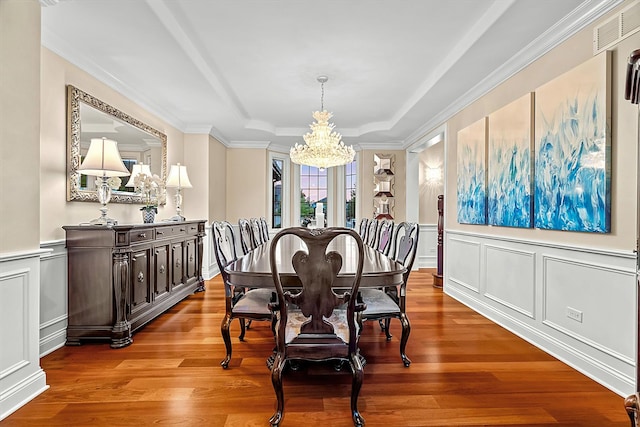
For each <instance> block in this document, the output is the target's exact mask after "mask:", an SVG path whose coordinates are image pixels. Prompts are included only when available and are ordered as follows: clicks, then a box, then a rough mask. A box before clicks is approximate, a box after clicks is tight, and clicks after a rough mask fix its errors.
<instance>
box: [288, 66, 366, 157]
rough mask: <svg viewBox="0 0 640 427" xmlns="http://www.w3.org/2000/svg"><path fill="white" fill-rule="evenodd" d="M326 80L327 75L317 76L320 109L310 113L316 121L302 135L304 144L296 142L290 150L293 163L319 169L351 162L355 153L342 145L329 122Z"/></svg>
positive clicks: (330, 115)
mask: <svg viewBox="0 0 640 427" xmlns="http://www.w3.org/2000/svg"><path fill="white" fill-rule="evenodd" d="M327 80H329V78H328V77H327V76H319V77H318V82H320V87H321V91H322V95H321V97H320V111H315V112H314V113H313V114H312V116H313V118H314V119H315V120H316V121H315V122H314V123H311V124H310V125H309V127H310V128H311V132H309V133H306V134H305V135H303V136H302V137H303V138H304V142H305V143H306V145H300V144H297V143H296V145H295V146H294V147H292V148H291V152H290V156H291V161H292V162H293V163H297V164H299V165H307V166H315V167H317V168H318V169H320V170H324V169H326V168H330V167H332V166H340V165H346V164H347V163H351V162H352V161H353V158H354V157H355V155H356V152H355V151H354V150H353V147H351V146H348V147H347V146H346V145H344V143H343V142H342V141H341V140H340V138H341V135H340V134H339V133H338V132H334V131H333V127H334V124H333V123H329V119H331V117H332V116H333V115H332V114H331V113H330V112H328V111H326V110H325V109H324V84H325V83H326V81H327Z"/></svg>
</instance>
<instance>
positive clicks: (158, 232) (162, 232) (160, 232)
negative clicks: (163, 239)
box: [156, 231, 164, 235]
mask: <svg viewBox="0 0 640 427" xmlns="http://www.w3.org/2000/svg"><path fill="white" fill-rule="evenodd" d="M156 234H160V235H162V234H164V231H156Z"/></svg>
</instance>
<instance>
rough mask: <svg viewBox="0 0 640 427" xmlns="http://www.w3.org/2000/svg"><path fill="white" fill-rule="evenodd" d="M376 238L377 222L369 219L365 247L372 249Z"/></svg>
mask: <svg viewBox="0 0 640 427" xmlns="http://www.w3.org/2000/svg"><path fill="white" fill-rule="evenodd" d="M377 238H378V220H377V219H370V220H369V223H368V225H367V238H366V242H367V245H369V246H371V247H372V248H375V247H376V240H377Z"/></svg>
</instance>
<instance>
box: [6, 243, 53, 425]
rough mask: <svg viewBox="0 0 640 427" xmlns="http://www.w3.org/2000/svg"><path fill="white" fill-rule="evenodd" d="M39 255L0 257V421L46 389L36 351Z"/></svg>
mask: <svg viewBox="0 0 640 427" xmlns="http://www.w3.org/2000/svg"><path fill="white" fill-rule="evenodd" d="M41 255H42V251H40V250H34V251H32V252H24V253H19V254H6V255H0V343H2V357H0V420H2V419H4V418H6V417H7V416H9V415H10V414H11V413H13V412H14V411H16V410H17V409H18V408H20V407H21V406H22V405H24V404H25V403H27V402H28V401H30V400H31V399H33V398H34V397H35V396H37V395H38V394H40V393H42V392H43V391H44V390H46V389H47V384H46V377H45V373H44V371H43V370H42V369H41V368H40V354H39V348H38V336H39V322H38V317H39V313H38V306H39V305H40V302H39V298H40V256H41Z"/></svg>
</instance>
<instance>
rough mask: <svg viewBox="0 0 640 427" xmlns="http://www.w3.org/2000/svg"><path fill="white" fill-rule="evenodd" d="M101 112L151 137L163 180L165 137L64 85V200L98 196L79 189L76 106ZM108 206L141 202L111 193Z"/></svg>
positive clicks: (93, 199)
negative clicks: (155, 143) (159, 147)
mask: <svg viewBox="0 0 640 427" xmlns="http://www.w3.org/2000/svg"><path fill="white" fill-rule="evenodd" d="M81 102H84V103H85V104H87V105H89V106H91V107H93V108H95V109H96V110H99V111H102V112H103V113H105V114H108V115H110V116H113V117H115V118H116V119H118V120H120V121H122V122H124V123H127V124H130V125H131V126H134V127H137V128H138V129H140V130H142V131H144V132H146V133H148V134H150V135H153V136H154V137H156V138H158V139H159V140H160V141H161V143H162V159H161V163H162V172H161V173H162V175H161V178H162V180H163V181H165V180H166V179H167V135H165V134H164V133H162V132H160V131H159V130H157V129H154V128H152V127H151V126H148V125H146V124H144V123H142V122H141V121H139V120H136V119H134V118H133V117H131V116H129V115H128V114H125V113H123V112H122V111H120V110H118V109H117V108H114V107H112V106H111V105H109V104H107V103H105V102H103V101H101V100H99V99H98V98H95V97H93V96H91V95H89V94H88V93H86V92H84V91H82V90H80V89H78V88H77V87H75V86H72V85H67V201H72V200H75V201H81V202H97V201H98V196H97V194H96V192H95V191H94V190H83V189H81V188H80V173H79V172H78V167H80V163H81V161H80V159H81V157H80V132H81V126H80V125H81V123H80V120H81V119H80V103H81ZM111 203H139V204H142V203H144V200H143V199H142V196H141V195H140V194H134V193H126V192H122V191H114V192H113V193H112V194H111Z"/></svg>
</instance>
